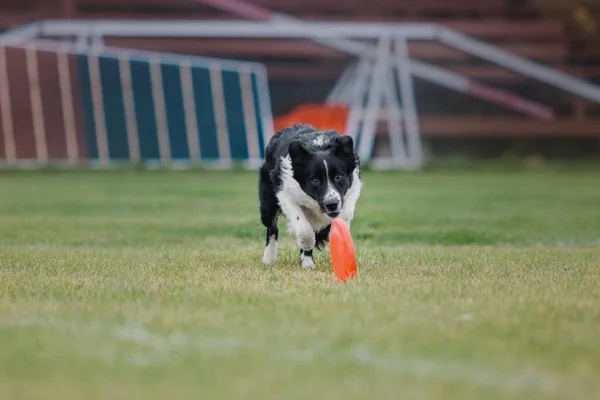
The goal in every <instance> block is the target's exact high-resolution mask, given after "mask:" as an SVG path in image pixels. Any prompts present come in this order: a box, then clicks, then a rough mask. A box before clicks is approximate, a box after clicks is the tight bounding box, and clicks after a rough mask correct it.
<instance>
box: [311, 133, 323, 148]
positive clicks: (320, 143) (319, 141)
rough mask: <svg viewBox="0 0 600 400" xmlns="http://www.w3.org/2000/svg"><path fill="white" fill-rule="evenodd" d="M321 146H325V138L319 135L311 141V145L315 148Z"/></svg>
mask: <svg viewBox="0 0 600 400" xmlns="http://www.w3.org/2000/svg"><path fill="white" fill-rule="evenodd" d="M323 144H325V138H324V137H323V135H319V136H317V137H316V138H315V139H314V140H313V145H315V146H323Z"/></svg>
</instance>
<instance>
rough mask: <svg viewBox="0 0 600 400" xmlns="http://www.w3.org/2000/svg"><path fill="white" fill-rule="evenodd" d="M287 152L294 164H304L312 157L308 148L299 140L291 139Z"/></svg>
mask: <svg viewBox="0 0 600 400" xmlns="http://www.w3.org/2000/svg"><path fill="white" fill-rule="evenodd" d="M288 153H289V154H290V159H291V160H292V163H294V164H305V163H306V162H308V161H309V160H310V159H311V157H312V153H311V152H310V150H308V149H307V148H306V146H305V145H304V143H302V141H300V140H292V142H291V143H290V146H289V148H288Z"/></svg>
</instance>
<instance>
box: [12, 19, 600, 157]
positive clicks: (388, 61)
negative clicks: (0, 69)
mask: <svg viewBox="0 0 600 400" xmlns="http://www.w3.org/2000/svg"><path fill="white" fill-rule="evenodd" d="M33 32H35V33H33ZM32 34H38V35H41V36H52V37H80V38H102V37H171V38H176V37H188V38H190V37H198V38H199V37H203V38H207V37H214V38H250V37H251V38H265V39H267V38H296V39H309V40H313V41H316V42H319V43H322V44H325V45H327V46H330V47H332V48H336V49H338V50H340V51H343V52H346V53H349V54H353V55H356V56H358V57H360V59H361V60H370V61H368V63H367V64H363V65H367V66H368V68H367V69H370V70H371V71H370V74H367V75H370V78H369V79H371V80H373V81H372V84H371V85H370V86H369V85H364V82H363V83H360V85H362V86H363V87H364V86H369V87H368V93H370V94H369V96H368V97H369V98H371V97H377V98H378V99H379V100H377V101H370V102H367V103H368V104H367V108H366V110H364V119H362V127H361V128H359V130H357V132H360V135H358V136H359V138H360V139H359V140H360V144H359V153H360V155H361V157H364V158H365V161H368V160H369V159H370V157H371V154H372V146H373V137H374V132H375V127H376V125H374V124H373V119H374V118H375V117H373V115H374V114H376V115H378V114H379V113H380V110H381V109H380V105H381V102H385V100H384V99H385V97H386V94H385V92H384V89H385V87H384V86H385V85H380V84H378V83H377V81H378V80H379V79H382V78H378V77H377V76H376V74H375V71H378V72H377V73H384V74H386V75H385V78H383V79H388V72H386V71H387V69H388V68H389V69H391V70H392V71H395V73H396V74H397V77H398V81H399V82H400V88H399V89H400V97H401V98H402V102H403V104H402V109H398V110H397V112H399V113H400V115H401V118H402V119H403V120H404V121H405V123H406V124H405V125H406V126H405V129H406V130H407V131H408V132H413V133H414V132H416V133H417V134H416V136H417V137H419V141H420V135H419V134H418V126H416V125H417V124H418V119H417V114H416V109H415V107H414V93H412V89H411V88H412V79H410V77H411V75H412V76H417V77H421V78H423V79H427V80H429V81H432V82H434V83H437V84H441V85H444V86H446V87H450V88H454V89H455V90H459V91H463V92H464V91H467V92H469V93H470V94H471V95H473V96H476V97H479V98H482V99H485V100H488V101H492V102H495V103H498V104H501V105H504V106H506V107H509V108H512V109H515V110H517V111H520V112H522V113H524V114H528V115H531V116H534V117H537V118H540V119H543V120H550V119H552V118H553V117H554V114H553V113H552V110H551V109H550V108H548V107H546V106H544V105H541V104H538V103H535V102H533V101H531V100H528V99H525V98H523V97H520V96H516V95H514V94H510V93H508V92H505V91H502V90H499V89H494V88H489V87H486V86H484V85H481V84H478V83H476V82H474V81H472V80H469V79H467V78H465V77H463V76H461V75H459V74H456V73H453V72H451V71H447V70H444V69H442V68H439V67H436V66H433V65H429V64H426V63H423V62H420V61H416V60H413V59H411V58H410V57H409V56H408V54H407V53H406V52H405V51H404V49H405V47H406V43H407V41H408V40H429V41H437V42H439V43H441V44H444V45H446V46H449V47H452V48H454V49H457V50H459V51H462V52H465V53H467V54H470V55H472V56H476V57H479V58H481V59H484V60H486V61H489V62H491V63H493V64H496V65H499V66H501V67H504V68H506V69H509V70H511V71H513V72H516V73H518V74H521V75H524V76H527V77H529V78H532V79H534V80H537V81H540V82H544V83H546V84H548V85H550V86H554V87H556V88H558V89H561V90H563V91H565V92H567V93H570V94H572V95H575V96H579V97H581V98H584V99H587V100H590V101H592V102H596V103H600V87H598V86H596V85H593V84H591V83H589V82H586V81H585V80H583V79H579V78H576V77H573V76H570V75H568V74H566V73H563V72H561V71H558V70H555V69H552V68H549V67H546V66H544V65H541V64H539V63H536V62H533V61H531V60H528V59H526V58H524V57H521V56H518V55H515V54H512V53H509V52H507V51H505V50H502V49H500V48H497V47H495V46H492V45H489V44H487V43H484V42H482V41H480V40H477V39H473V38H471V37H469V36H467V35H464V34H461V33H458V32H456V31H453V30H451V29H448V28H445V27H442V26H438V25H435V24H420V23H408V24H390V23H368V22H350V23H349V22H305V21H300V20H296V19H293V18H291V17H288V16H282V15H277V16H275V17H273V18H271V19H270V20H268V21H267V22H239V21H202V23H198V22H193V21H168V20H167V21H160V22H157V21H122V20H121V21H106V20H95V21H77V20H47V21H41V22H39V23H37V24H34V25H32V26H29V27H27V28H24V29H23V30H22V31H21V32H14V33H13V34H12V35H10V36H9V37H8V38H9V39H11V40H18V39H19V38H23V39H26V38H28V37H30V36H31V35H32ZM349 39H361V40H374V41H376V42H377V47H373V46H369V45H366V44H363V43H359V42H355V41H352V40H349ZM392 43H393V45H394V48H393V49H392V48H391V44H392ZM386 47H387V49H386ZM382 60H384V61H383V62H382ZM382 65H383V66H382ZM357 71H358V68H354V70H353V71H352V70H350V71H349V72H348V74H347V76H346V77H345V78H344V79H346V84H347V83H348V82H351V81H354V82H355V83H356V82H360V80H359V79H357V76H356V75H355V74H356V73H357ZM363 79H365V78H363ZM373 83H375V84H373ZM356 84H357V85H358V83H356ZM338 86H341V87H342V88H344V86H345V85H344V84H339V85H338ZM346 86H347V85H346ZM374 87H375V88H374ZM350 89H351V87H346V88H345V91H343V93H346V94H348V93H350V92H352V90H350ZM365 90H367V89H365ZM374 91H376V92H378V93H374ZM333 97H335V96H333ZM380 100H381V102H380ZM360 108H362V107H360ZM361 112H362V111H361ZM351 118H354V117H351ZM375 121H376V122H377V118H375ZM388 122H389V120H388ZM408 137H414V136H413V135H412V134H409V135H408V136H407V141H409V139H408ZM364 139H368V140H367V141H365V140H364ZM392 147H394V146H392ZM413 148H417V150H416V152H417V154H414V155H412V156H410V157H409V158H410V160H408V161H407V160H406V159H403V160H401V159H400V158H397V159H395V160H391V161H392V162H399V163H400V164H406V165H409V166H416V165H419V164H420V163H421V161H422V158H421V154H420V151H419V150H418V146H417V147H415V146H414V145H413ZM394 156H395V155H394ZM401 158H402V157H401Z"/></svg>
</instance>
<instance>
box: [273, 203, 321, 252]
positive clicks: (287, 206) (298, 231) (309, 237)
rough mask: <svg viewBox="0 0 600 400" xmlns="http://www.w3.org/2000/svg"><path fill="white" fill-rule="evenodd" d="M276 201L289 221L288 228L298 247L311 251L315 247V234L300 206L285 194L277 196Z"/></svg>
mask: <svg viewBox="0 0 600 400" xmlns="http://www.w3.org/2000/svg"><path fill="white" fill-rule="evenodd" d="M278 200H279V206H280V207H281V211H283V213H284V214H285V216H286V217H287V219H288V220H289V223H290V227H291V228H292V230H293V233H294V235H296V242H297V243H298V246H299V247H300V248H301V249H302V250H304V251H310V250H312V249H313V248H314V247H315V232H314V231H313V228H312V226H311V225H310V223H309V222H308V220H307V219H306V217H305V216H304V212H303V211H302V209H301V208H300V206H299V205H298V204H296V203H294V202H293V201H292V199H290V198H289V197H288V196H286V195H285V194H282V195H280V196H278Z"/></svg>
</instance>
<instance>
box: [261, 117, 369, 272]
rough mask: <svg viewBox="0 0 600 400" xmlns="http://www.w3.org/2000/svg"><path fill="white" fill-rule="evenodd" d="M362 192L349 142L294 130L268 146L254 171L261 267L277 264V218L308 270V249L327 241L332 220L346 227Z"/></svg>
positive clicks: (310, 259) (282, 133) (310, 257)
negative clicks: (263, 234) (262, 235)
mask: <svg viewBox="0 0 600 400" xmlns="http://www.w3.org/2000/svg"><path fill="white" fill-rule="evenodd" d="M361 187H362V181H361V175H360V161H359V158H358V156H357V155H356V153H355V151H354V142H353V140H352V138H351V137H350V136H344V135H341V134H339V133H338V132H336V131H318V130H316V129H315V128H313V127H312V126H310V125H304V124H296V125H293V126H291V127H289V128H285V129H282V130H281V131H279V132H277V133H276V134H275V135H274V136H273V137H272V138H271V140H270V142H269V144H268V146H267V149H266V154H265V162H264V164H263V165H262V166H261V168H260V172H259V179H258V190H259V200H260V217H261V221H262V223H263V225H264V226H265V227H266V228H267V242H266V247H265V251H264V255H263V262H264V263H266V264H268V263H271V262H274V261H275V260H276V259H277V240H278V237H279V230H278V229H277V219H278V217H279V215H280V214H281V213H283V215H284V216H285V218H286V219H287V222H288V231H289V233H291V234H292V235H294V236H295V237H296V241H297V243H298V246H299V247H300V260H301V262H302V266H303V267H304V268H314V266H315V265H314V261H313V248H315V247H316V248H317V249H321V247H320V246H322V245H323V244H324V243H326V242H327V241H328V240H329V229H330V227H331V221H333V219H334V218H336V217H340V218H342V219H343V220H344V221H345V222H346V224H348V226H350V222H351V220H352V218H353V216H354V207H355V206H356V202H357V200H358V197H359V195H360V191H361Z"/></svg>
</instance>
